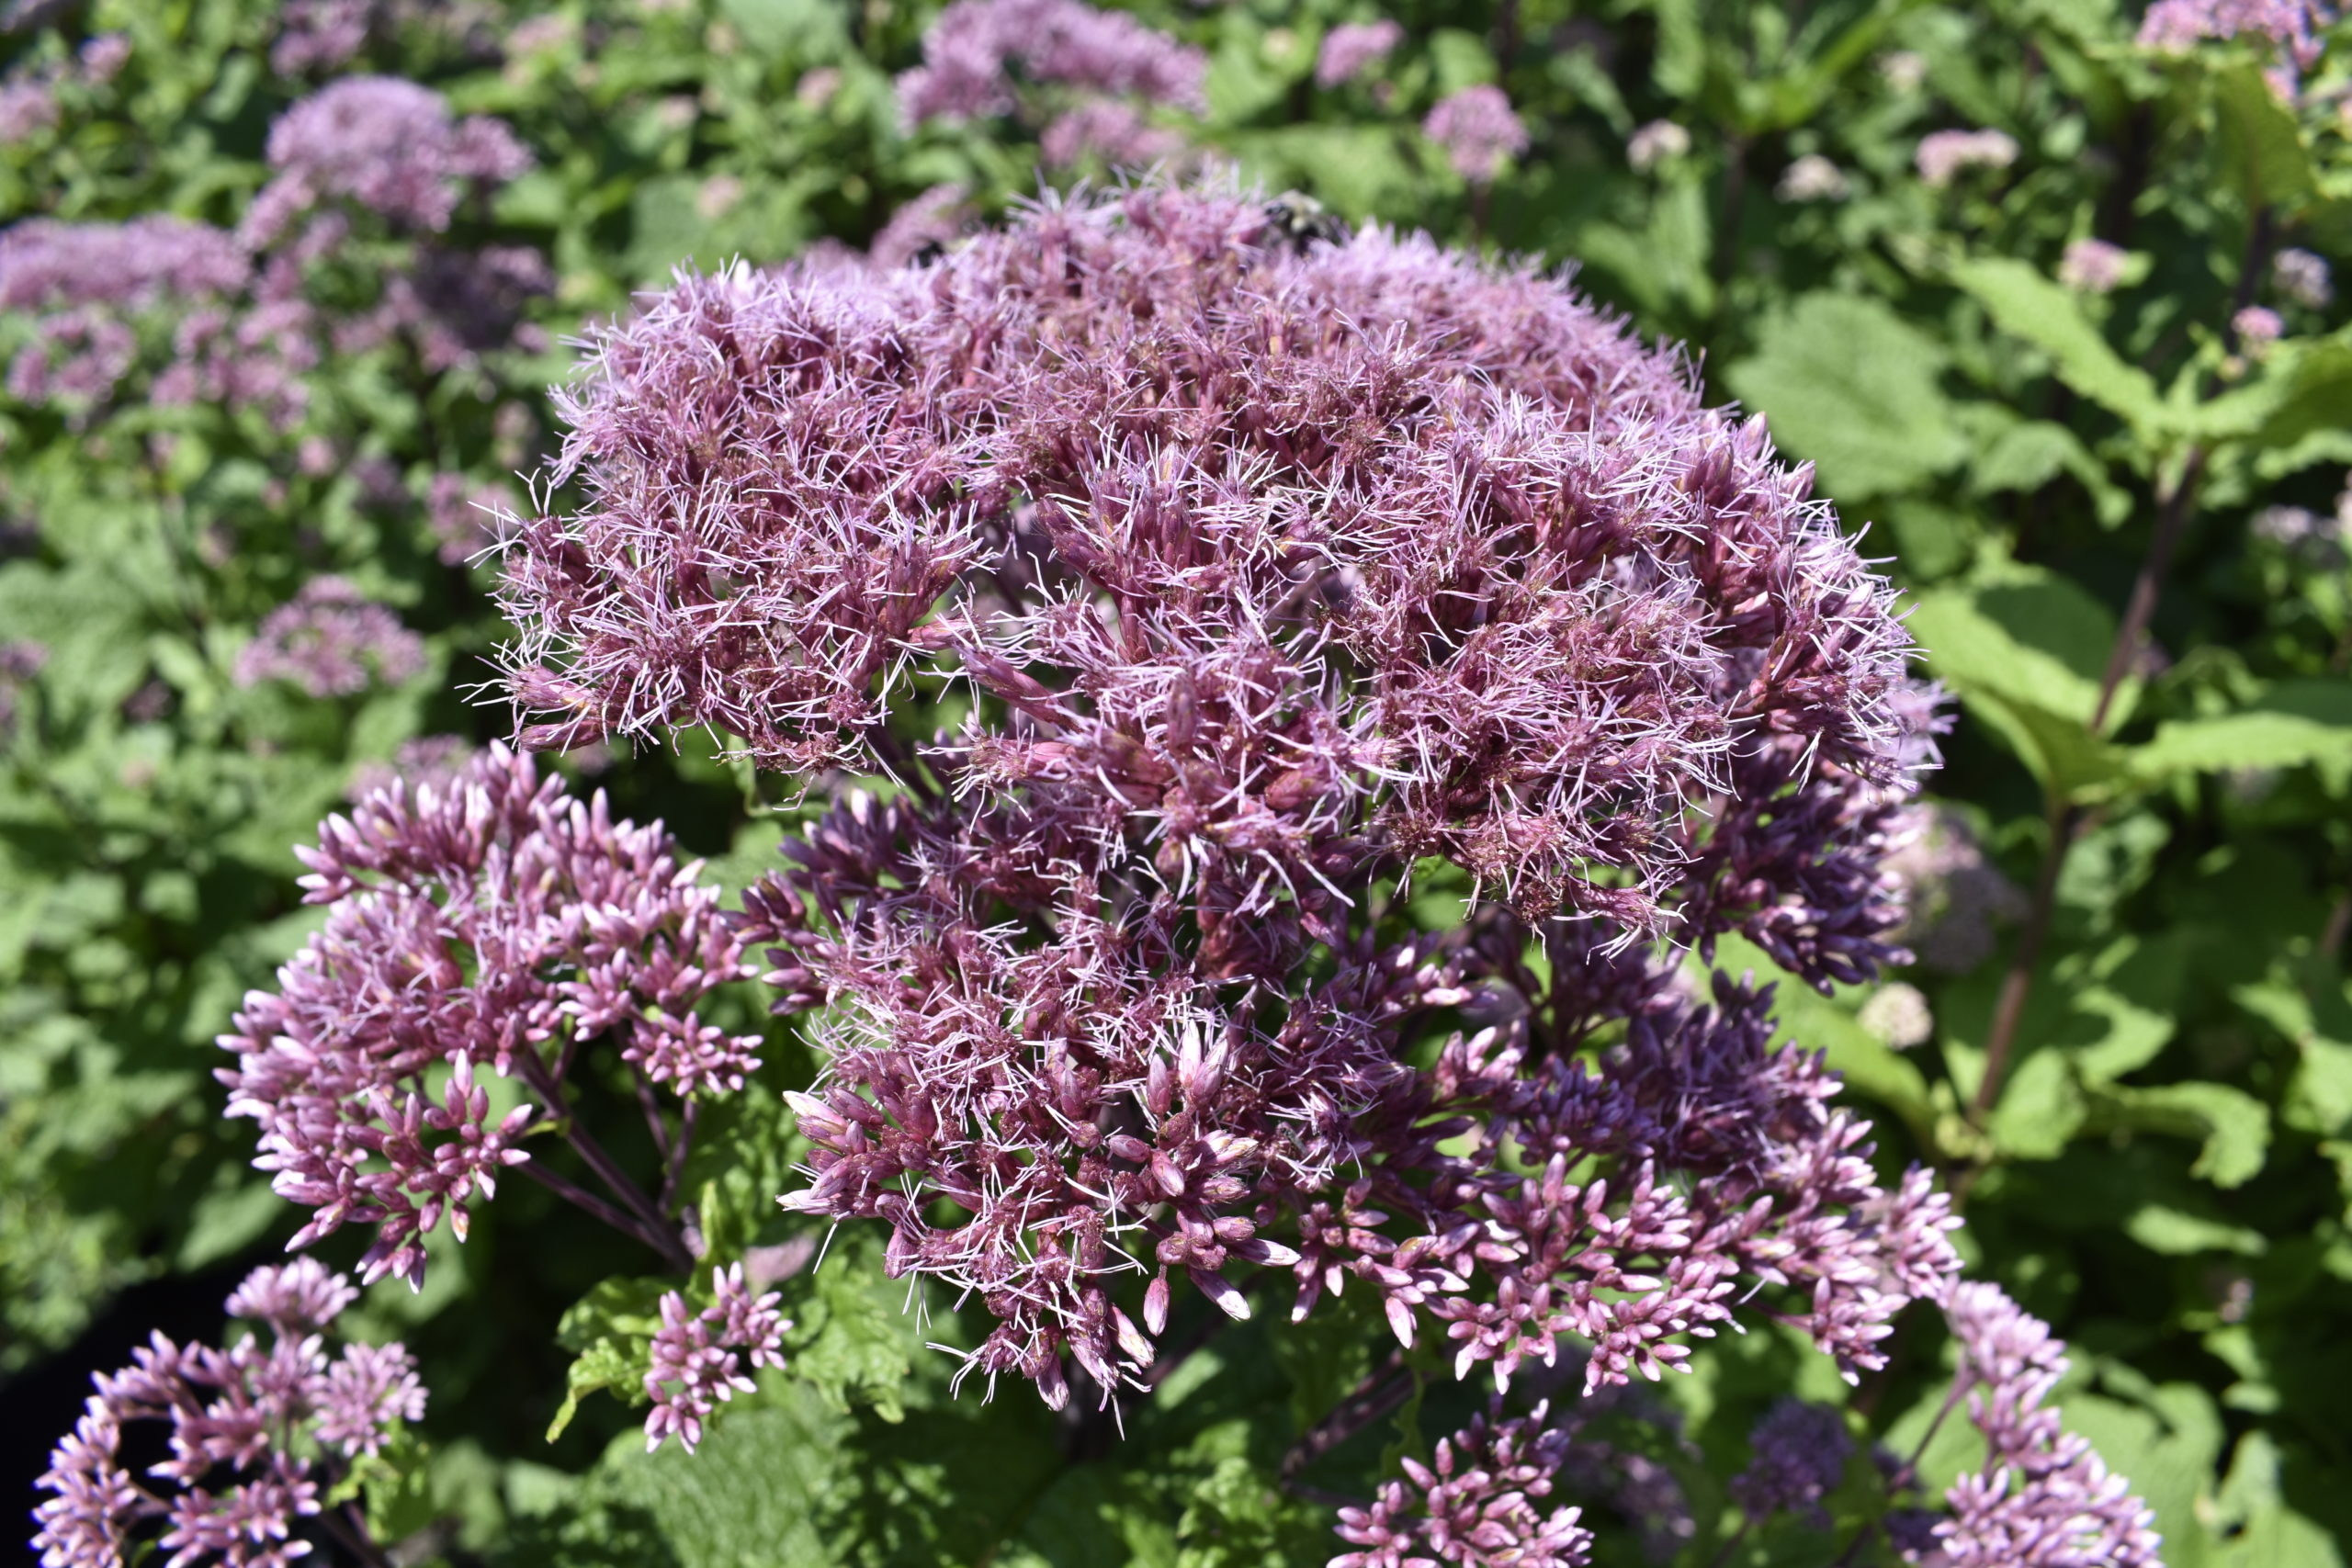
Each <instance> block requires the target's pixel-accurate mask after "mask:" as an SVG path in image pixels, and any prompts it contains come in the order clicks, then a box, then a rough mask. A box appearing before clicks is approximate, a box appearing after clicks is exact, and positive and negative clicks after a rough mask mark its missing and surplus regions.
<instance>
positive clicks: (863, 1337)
mask: <svg viewBox="0 0 2352 1568" xmlns="http://www.w3.org/2000/svg"><path fill="white" fill-rule="evenodd" d="M881 1251H882V1248H881V1244H880V1243H879V1242H878V1241H877V1240H876V1238H875V1237H874V1235H872V1234H871V1227H866V1226H858V1227H850V1228H845V1229H842V1230H839V1231H836V1232H835V1233H834V1235H833V1238H832V1244H831V1247H829V1248H828V1250H827V1255H826V1257H825V1258H824V1260H823V1262H822V1263H820V1265H819V1266H818V1268H817V1270H816V1273H815V1275H814V1277H813V1278H812V1279H811V1280H810V1281H809V1286H810V1288H809V1294H808V1295H807V1297H806V1298H805V1299H804V1300H801V1301H797V1302H796V1303H794V1306H793V1313H794V1316H795V1319H796V1322H795V1326H794V1329H793V1333H792V1335H791V1337H789V1338H788V1339H787V1340H786V1361H787V1364H788V1365H789V1366H790V1367H791V1370H792V1372H793V1375H794V1376H796V1377H797V1378H799V1379H801V1380H802V1381H803V1382H807V1383H808V1384H809V1386H810V1387H812V1388H814V1389H815V1390H816V1391H817V1393H818V1394H819V1396H820V1398H822V1399H823V1400H824V1401H825V1402H826V1404H829V1405H831V1407H833V1408H834V1409H836V1410H841V1411H844V1412H846V1411H848V1410H850V1409H852V1408H854V1407H855V1406H857V1405H861V1404H867V1405H872V1406H873V1407H874V1410H875V1413H876V1415H878V1416H881V1417H882V1419H884V1420H885V1421H893V1422H895V1421H899V1420H903V1419H904V1418H905V1416H906V1404H905V1397H904V1396H905V1388H906V1382H907V1379H908V1377H909V1376H910V1374H911V1373H912V1371H913V1369H914V1361H915V1358H916V1357H918V1356H922V1355H925V1354H931V1353H932V1352H928V1351H926V1350H925V1349H924V1348H923V1342H922V1331H921V1327H920V1325H919V1324H918V1322H917V1320H916V1316H915V1314H914V1313H913V1312H911V1311H910V1310H909V1307H908V1300H907V1285H906V1284H905V1283H904V1282H902V1281H899V1280H891V1279H889V1278H888V1276H886V1275H885V1274H884V1273H883V1271H882V1258H881Z"/></svg>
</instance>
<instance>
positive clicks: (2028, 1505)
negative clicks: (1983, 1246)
mask: <svg viewBox="0 0 2352 1568" xmlns="http://www.w3.org/2000/svg"><path fill="white" fill-rule="evenodd" d="M1943 1307H1944V1315H1945V1317H1946V1319H1947V1320H1948V1321H1949V1322H1950V1324H1951V1332H1952V1337H1954V1338H1955V1339H1956V1340H1958V1341H1959V1344H1960V1376H1959V1382H1960V1384H1961V1386H1962V1387H1965V1388H1967V1389H1968V1390H1969V1393H1968V1417H1969V1420H1970V1421H1971V1422H1972V1423H1973V1424H1974V1426H1975V1427H1976V1429H1977V1430H1978V1431H1980V1432H1982V1433H1983V1434H1984V1436H1985V1447H1986V1450H1988V1451H1987V1454H1986V1457H1985V1468H1984V1469H1983V1470H1981V1471H1976V1472H1971V1473H1969V1474H1966V1475H1963V1476H1962V1477H1961V1478H1960V1480H1959V1481H1958V1482H1957V1483H1954V1484H1953V1486H1952V1488H1951V1491H1950V1492H1949V1493H1948V1494H1946V1495H1945V1505H1946V1507H1947V1509H1948V1511H1949V1512H1948V1517H1945V1518H1943V1519H1942V1520H1940V1521H1939V1522H1938V1523H1937V1524H1936V1525H1935V1527H1934V1536H1935V1544H1934V1546H1933V1547H1932V1548H1929V1549H1926V1550H1921V1549H1917V1548H1915V1549H1912V1550H1908V1551H1905V1553H1904V1556H1905V1559H1906V1560H1907V1561H1909V1562H1933V1563H1935V1564H1937V1565H1938V1568H2160V1562H2161V1559H2160V1558H2159V1556H2158V1549H2159V1547H2160V1546H2161V1544H2162V1542H2161V1541H2160V1540H2158V1538H2157V1535H2156V1532H2155V1516H2154V1514H2153V1513H2152V1512H2150V1511H2149V1508H2148V1506H2147V1505H2146V1504H2144V1503H2143V1502H2141V1501H2140V1499H2139V1498H2137V1497H2135V1496H2133V1495H2131V1484H2130V1483H2128V1482H2126V1481H2125V1480H2124V1479H2123V1478H2122V1477H2121V1476H2120V1475H2113V1474H2110V1473H2109V1472H2108V1468H2107V1466H2106V1465H2105V1464H2104V1463H2103V1462H2102V1461H2100V1459H2099V1457H2098V1455H2097V1454H2095V1453H2093V1452H2092V1451H2091V1447H2090V1444H2088V1443H2087V1442H2086V1441H2084V1440H2083V1439H2082V1438H2079V1437H2076V1436H2075V1435H2074V1434H2073V1433H2070V1432H2067V1431H2065V1430H2064V1429H2063V1428H2062V1427H2060V1425H2059V1413H2058V1411H2057V1410H2056V1409H2055V1408H2054V1407H2052V1406H2050V1405H2048V1404H2044V1403H2043V1402H2044V1401H2045V1400H2047V1399H2048V1398H2049V1396H2050V1391H2051V1390H2052V1389H2053V1388H2055V1387H2056V1386H2057V1384H2058V1380H2059V1379H2060V1378H2062V1377H2064V1375H2065V1371H2066V1357H2065V1350H2066V1347H2065V1345H2064V1342H2063V1341H2061V1340H2059V1339H2057V1338H2055V1337H2052V1334H2051V1332H2050V1325H2048V1324H2046V1323H2043V1322H2042V1321H2041V1319H2040V1318H2037V1317H2034V1316H2032V1315H2031V1314H2029V1313H2027V1312H2025V1311H2023V1310H2021V1309H2020V1308H2019V1307H2018V1304H2017V1303H2015V1302H2013V1301H2011V1300H2010V1299H2009V1298H2008V1297H2007V1295H2005V1294H2004V1293H2002V1292H2001V1289H2000V1287H1998V1286H1997V1285H1989V1284H1973V1283H1972V1284H1958V1285H1955V1286H1953V1287H1952V1289H1951V1292H1949V1294H1948V1295H1947V1296H1946V1298H1945V1300H1944V1303H1943Z"/></svg>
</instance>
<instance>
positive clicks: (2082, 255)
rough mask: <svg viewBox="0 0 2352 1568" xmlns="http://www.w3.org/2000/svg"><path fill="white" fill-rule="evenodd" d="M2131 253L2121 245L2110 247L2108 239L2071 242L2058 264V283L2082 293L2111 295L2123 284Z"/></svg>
mask: <svg viewBox="0 0 2352 1568" xmlns="http://www.w3.org/2000/svg"><path fill="white" fill-rule="evenodd" d="M2130 261H2131V254H2130V253H2129V252H2127V251H2125V250H2124V249H2123V247H2121V246H2120V245H2110V244H2109V243H2107V242H2106V241H2105V240H2093V239H2081V240H2075V241H2072V242H2070V243H2068V244H2067V246H2066V254H2065V255H2064V257H2062V258H2061V259H2060V261H2059V263H2058V281H2059V282H2061V283H2063V284H2064V285H2065V286H2066V287H2067V288H2072V289H2074V290H2075V291H2076V292H2077V293H2082V294H2108V293H2112V292H2113V291H2114V289H2115V287H2116V285H2118V284H2120V283H2121V282H2122V281H2123V271H2124V267H2125V266H2126V265H2127V264H2128V263H2129V262H2130Z"/></svg>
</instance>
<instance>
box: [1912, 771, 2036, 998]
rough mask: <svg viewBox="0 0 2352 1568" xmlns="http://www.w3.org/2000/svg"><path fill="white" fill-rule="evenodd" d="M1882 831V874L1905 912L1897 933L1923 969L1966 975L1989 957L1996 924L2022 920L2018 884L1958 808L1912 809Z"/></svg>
mask: <svg viewBox="0 0 2352 1568" xmlns="http://www.w3.org/2000/svg"><path fill="white" fill-rule="evenodd" d="M1888 836H1889V840H1890V842H1891V844H1892V845H1893V852H1891V853H1890V854H1889V855H1888V856H1887V857H1886V861H1885V869H1884V875H1885V877H1886V878H1887V880H1888V882H1889V883H1890V884H1891V885H1892V887H1893V891H1894V897H1896V898H1897V899H1899V900H1900V902H1901V903H1902V905H1903V906H1904V908H1905V910H1906V913H1905V917H1904V921H1903V925H1902V927H1901V928H1900V930H1899V931H1896V933H1895V935H1896V937H1897V938H1898V940H1900V941H1901V942H1902V943H1903V945H1904V946H1905V948H1907V949H1909V950H1910V951H1911V952H1912V953H1914V954H1916V955H1917V959H1918V961H1919V962H1920V963H1921V964H1926V965H1927V966H1928V968H1930V969H1934V970H1937V971H1939V972H1941V973H1943V974H1947V975H1964V974H1966V973H1968V971H1970V970H1971V969H1973V968H1975V967H1976V966H1977V965H1978V964H1982V963H1984V962H1985V960H1986V959H1987V958H1990V957H1991V956H1992V955H1993V950H1994V947H1995V946H1996V943H1997V941H1998V938H1997V935H1996V927H1998V926H2002V925H2007V924H2009V923H2011V922H2013V921H2016V920H2020V919H2024V918H2025V913H2026V897H2025V894H2024V892H2023V890H2021V889H2020V888H2019V887H2018V885H2017V884H2016V883H2014V882H2011V881H2010V880H2009V879H2008V878H2007V877H2006V876H2004V875H2002V874H2001V869H2000V867H1998V866H1996V865H1995V864H1994V863H1992V862H1991V861H1989V860H1987V859H1986V858H1985V851H1984V848H1983V847H1982V846H1981V845H1979V844H1978V843H1977V841H1976V836H1975V835H1974V834H1973V832H1971V831H1970V830H1969V827H1968V824H1967V822H1966V821H1964V820H1963V819H1962V818H1961V817H1960V816H1959V815H1958V814H1957V813H1955V812H1952V811H1951V810H1948V809H1945V808H1942V807H1931V806H1918V807H1911V808H1909V809H1907V810H1905V812H1904V813H1903V814H1902V816H1901V818H1899V819H1898V820H1897V821H1896V822H1895V823H1894V826H1893V827H1892V829H1891V830H1890V832H1889V835H1888Z"/></svg>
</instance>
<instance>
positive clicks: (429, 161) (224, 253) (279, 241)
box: [0, 77, 552, 429]
mask: <svg viewBox="0 0 2352 1568" xmlns="http://www.w3.org/2000/svg"><path fill="white" fill-rule="evenodd" d="M270 160H271V163H272V164H273V165H274V166H275V167H277V169H278V171H279V173H278V175H277V177H276V178H275V179H273V180H272V181H271V182H270V183H269V185H268V186H266V187H265V188H264V189H263V190H262V192H261V193H260V194H259V195H258V196H257V197H255V198H254V202H253V204H252V205H251V206H250V207H249V208H248V209H247V210H246V213H245V216H244V220H243V222H242V224H241V225H240V226H239V229H238V231H237V232H236V233H234V234H231V233H227V232H223V231H220V230H217V229H212V228H209V227H207V226H205V225H202V224H198V223H191V222H187V221H186V220H180V219H176V218H169V217H148V218H141V219H137V220H132V221H130V222H128V223H123V224H119V225H118V224H64V223H57V222H53V221H50V220H34V221H31V222H27V223H23V224H19V225H17V227H16V228H14V229H11V230H9V231H7V232H6V234H5V235H0V309H6V310H21V311H25V312H27V313H28V314H31V315H33V316H34V317H35V318H36V324H35V332H34V333H33V336H32V339H31V341H30V342H29V343H28V344H27V345H26V346H25V347H24V348H23V349H22V350H20V351H19V353H18V354H17V357H16V359H15V360H14V362H13V363H12V364H11V366H10V368H9V389H10V390H11V391H12V392H13V393H14V394H15V395H16V396H17V397H18V398H20V399H24V400H28V401H48V400H62V401H65V402H67V403H68V404H71V405H76V406H77V412H78V411H85V410H87V409H88V408H90V407H93V406H95V405H97V404H99V403H102V402H104V401H105V400H107V399H109V398H111V397H112V396H114V394H115V393H116V391H117V390H118V389H119V387H120V386H121V384H122V382H123V381H124V380H125V378H127V377H128V376H129V375H130V372H131V371H132V369H133V368H134V367H136V366H137V365H138V363H139V361H140V359H141V355H142V350H143V349H145V348H148V347H153V348H156V349H158V350H160V341H161V340H163V339H164V338H166V337H167V338H168V341H169V345H170V350H171V358H170V362H169V363H168V364H166V365H164V367H162V368H161V369H159V370H158V371H157V372H156V373H155V375H154V378H153V385H152V387H151V389H150V396H151V398H152V400H153V401H154V402H155V403H156V404H158V405H161V406H166V407H171V406H187V405H192V404H213V405H225V406H228V407H231V408H255V409H260V410H262V411H263V412H265V413H266V414H267V416H268V417H269V418H270V419H271V420H272V421H273V422H274V423H277V425H278V426H279V427H280V428H281V429H290V428H292V427H293V425H294V424H295V423H297V422H298V421H299V420H300V416H301V414H302V411H303V409H304V407H305V405H306V401H307V399H306V393H305V389H304V387H303V384H302V378H303V377H304V376H305V375H306V374H308V373H309V372H311V371H312V370H314V369H315V368H317V367H318V366H319V364H320V362H321V361H322V358H323V357H324V355H325V354H326V353H327V352H328V350H329V349H330V348H332V349H334V350H335V351H337V352H341V353H345V354H356V353H362V352H365V351H367V350H368V349H371V348H374V347H376V346H378V345H380V344H385V343H387V342H390V341H393V340H395V339H402V340H407V341H411V342H413V344H414V347H415V351H416V353H417V355H418V357H419V358H420V359H421V360H422V361H423V362H424V367H425V368H426V369H427V370H428V371H440V370H446V369H448V368H450V367H453V366H456V365H458V364H459V363H462V362H464V361H465V360H467V359H469V357H471V356H473V355H478V354H480V353H481V352H482V351H484V350H486V349H489V348H492V347H496V346H500V345H503V344H507V343H509V342H514V343H516V344H521V345H522V346H525V347H531V346H535V345H537V344H538V343H540V342H541V341H543V340H542V339H541V338H540V337H539V335H538V334H537V329H536V327H534V326H532V325H531V324H529V323H523V322H520V320H519V318H520V316H521V313H522V310H523V308H524V305H525V303H526V301H527V299H529V298H531V297H532V296H535V295H537V294H541V293H544V292H546V291H547V290H548V288H549V287H550V286H551V284H552V277H551V276H550V274H549V273H548V267H547V263H546V260H545V258H544V257H542V256H540V255H539V254H537V252H536V251H532V250H528V249H526V248H521V247H515V246H497V245H492V246H486V247H483V248H481V249H480V250H478V251H466V250H460V249H454V248H450V247H448V246H447V245H445V244H441V243H428V242H426V241H424V240H422V239H418V238H417V237H416V236H418V235H421V234H432V233H437V232H438V231H442V230H445V229H446V228H447V226H448V224H449V221H450V220H451V218H452V216H453V214H454V213H455V211H456V209H457V205H458V200H459V198H460V196H461V195H462V193H463V192H464V191H465V190H467V189H469V188H479V187H481V186H487V185H489V184H492V183H496V182H498V181H503V180H505V179H508V178H511V177H513V175H515V174H517V173H519V172H521V171H522V170H523V169H524V168H526V167H528V166H529V163H530V159H529V157H528V155H527V154H526V152H524V151H523V149H522V147H521V145H520V144H519V143H518V142H516V141H515V139H514V137H513V136H512V135H511V134H510V133H509V132H508V131H507V130H506V129H505V128H504V127H503V125H502V124H500V123H499V122H498V121H496V120H492V119H487V118H471V119H467V120H463V121H458V120H454V119H452V118H451V117H450V115H449V112H448V108H447V105H446V104H444V103H443V102H442V100H441V98H440V96H439V95H438V94H435V93H434V92H432V91H430V90H429V89H427V88H424V87H421V86H418V85H415V84H414V83H410V82H401V81H395V80H392V79H390V78H385V77H363V78H355V79H352V80H349V81H345V82H339V83H337V84H335V85H333V86H331V87H328V88H326V89H324V90H322V92H320V93H318V94H316V95H314V96H311V97H310V98H306V99H304V100H303V101H301V102H300V103H298V104H296V105H295V106H294V107H292V108H290V109H288V111H287V113H286V114H285V115H284V116H282V117H281V118H279V120H278V122H277V125H276V126H274V127H273V128H272V130H271V135H270ZM363 215H364V216H365V217H366V219H367V220H368V221H372V222H377V223H380V224H386V225H389V226H390V228H391V229H392V230H393V231H395V233H397V234H399V235H401V237H404V238H408V239H410V240H411V241H412V243H413V254H411V255H410V256H408V257H407V258H405V259H404V260H403V261H402V262H401V264H399V265H392V266H389V267H388V266H385V265H383V264H382V263H381V261H380V260H379V259H371V260H370V262H369V263H368V274H369V276H368V281H369V283H370V284H372V286H373V287H374V288H375V289H376V291H377V298H376V299H375V300H374V302H373V303H372V304H370V305H368V306H365V307H362V308H359V309H357V310H349V311H343V310H329V309H325V308H322V306H320V305H319V304H317V303H315V302H314V300H313V298H312V292H311V286H310V283H309V280H308V276H307V275H308V273H309V271H310V269H311V268H312V267H313V266H314V265H316V264H319V263H321V262H322V261H326V260H331V259H333V258H334V257H335V256H337V255H339V254H342V253H343V252H344V250H345V244H346V242H347V241H348V240H349V238H350V237H351V235H352V233H353V232H354V220H355V217H356V216H363ZM298 219H306V220H307V221H301V222H297V221H296V220H298ZM151 329H152V330H151ZM148 339H154V340H158V341H157V342H156V343H155V344H148V343H147V341H146V340H148Z"/></svg>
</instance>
